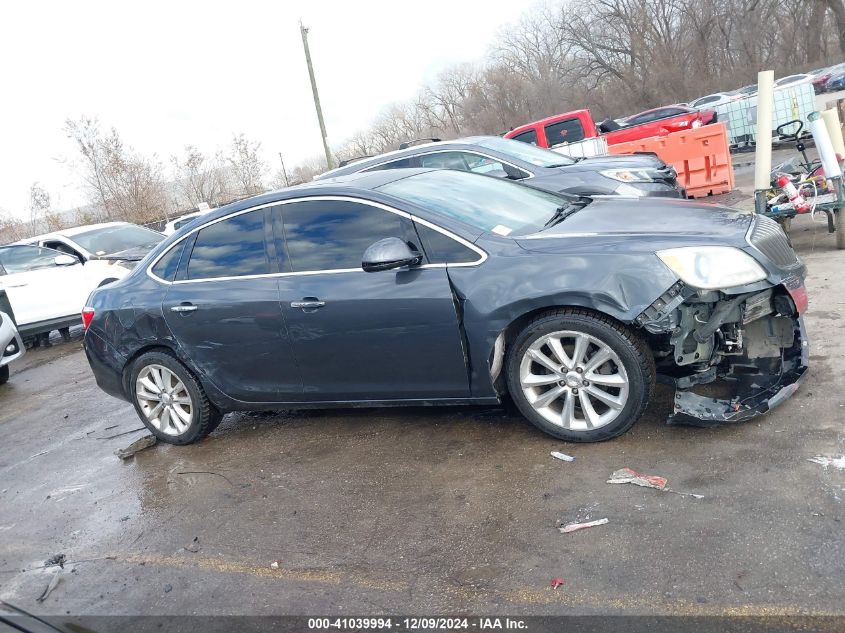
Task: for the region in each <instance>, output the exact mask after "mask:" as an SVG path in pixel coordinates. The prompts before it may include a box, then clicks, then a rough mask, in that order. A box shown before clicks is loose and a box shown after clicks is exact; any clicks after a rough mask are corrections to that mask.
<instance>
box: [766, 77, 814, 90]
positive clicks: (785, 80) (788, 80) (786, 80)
mask: <svg viewBox="0 0 845 633" xmlns="http://www.w3.org/2000/svg"><path fill="white" fill-rule="evenodd" d="M811 81H813V75H807V74H800V75H789V76H788V77H781V78H780V79H778V80H777V81H776V82H775V88H783V87H785V86H794V85H796V84H803V83H809V82H811Z"/></svg>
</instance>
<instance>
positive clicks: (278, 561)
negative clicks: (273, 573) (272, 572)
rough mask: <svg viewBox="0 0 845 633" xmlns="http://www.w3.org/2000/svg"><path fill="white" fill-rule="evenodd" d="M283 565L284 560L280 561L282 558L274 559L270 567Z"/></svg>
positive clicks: (275, 567) (276, 567)
mask: <svg viewBox="0 0 845 633" xmlns="http://www.w3.org/2000/svg"><path fill="white" fill-rule="evenodd" d="M281 566H282V561H280V560H274V561H273V562H272V563H270V569H278V568H279V567H281Z"/></svg>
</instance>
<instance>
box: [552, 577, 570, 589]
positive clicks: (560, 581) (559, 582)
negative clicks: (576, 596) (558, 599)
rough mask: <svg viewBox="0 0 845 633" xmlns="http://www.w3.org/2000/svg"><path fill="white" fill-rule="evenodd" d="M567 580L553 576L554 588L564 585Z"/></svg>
mask: <svg viewBox="0 0 845 633" xmlns="http://www.w3.org/2000/svg"><path fill="white" fill-rule="evenodd" d="M564 582H566V581H565V580H564V579H563V578H552V583H551V586H552V589H557V588H558V587H562V586H563V583H564Z"/></svg>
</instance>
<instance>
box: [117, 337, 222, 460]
mask: <svg viewBox="0 0 845 633" xmlns="http://www.w3.org/2000/svg"><path fill="white" fill-rule="evenodd" d="M129 384H130V388H131V390H132V402H133V404H134V405H135V410H136V411H137V412H138V416H139V417H140V418H141V421H142V422H143V423H144V425H146V427H147V428H148V429H149V430H150V431H151V432H152V433H153V434H154V435H155V436H156V437H157V438H158V439H159V440H161V441H163V442H168V443H170V444H190V443H191V442H195V441H197V440H199V439H201V438H203V437H205V436H206V435H208V434H209V433H211V432H212V431H213V430H214V429H215V428H216V427H217V425H218V424H219V423H220V420H221V419H222V415H221V414H220V412H219V411H217V409H215V408H214V406H213V405H212V404H211V403H210V402H209V400H208V397H207V396H206V395H205V391H203V388H202V385H200V384H199V381H197V379H196V378H195V377H194V375H193V374H192V373H191V372H190V371H189V370H188V368H187V367H185V366H184V365H183V364H182V363H180V362H179V361H178V360H176V358H174V357H173V356H171V355H170V354H168V353H166V352H158V351H154V352H147V353H146V354H144V355H142V356H140V357H139V358H138V359H137V360H136V361H135V362H134V363H133V365H132V371H131V374H130V377H129Z"/></svg>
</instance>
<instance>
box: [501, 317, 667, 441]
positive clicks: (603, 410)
mask: <svg viewBox="0 0 845 633" xmlns="http://www.w3.org/2000/svg"><path fill="white" fill-rule="evenodd" d="M507 378H508V388H509V391H510V394H511V397H512V398H513V400H514V402H515V403H516V405H517V407H519V410H520V411H521V412H522V414H523V415H524V416H525V417H526V418H528V420H529V421H530V422H531V423H532V424H534V425H535V426H537V427H539V428H540V429H542V430H543V431H545V432H546V433H549V434H550V435H553V436H555V437H558V438H560V439H563V440H568V441H572V442H599V441H602V440H607V439H610V438H612V437H616V436H618V435H621V434H622V433H624V432H625V431H627V430H628V429H629V428H631V426H632V425H633V424H634V422H636V421H637V420H638V419H639V417H640V416H641V415H642V413H643V411H644V410H645V408H646V405H647V404H648V400H649V397H650V395H651V392H652V390H653V388H654V381H655V370H654V359H653V357H652V355H651V353H650V352H649V350H648V348H647V347H646V346H645V344H644V343H643V342H642V340H640V339H639V337H637V336H636V335H635V334H634V333H633V332H631V331H630V330H629V329H627V328H626V327H624V326H623V325H621V324H619V323H617V322H615V321H613V320H612V319H610V318H608V317H606V316H604V315H600V314H596V313H592V312H588V311H586V310H581V309H566V310H557V311H554V312H550V313H546V314H544V315H542V316H541V317H539V318H537V319H535V320H533V321H532V322H531V323H529V324H528V325H527V326H526V327H525V328H524V329H523V330H522V331H521V332H520V333H519V334H518V335H517V337H516V339H515V340H514V342H513V344H512V345H511V347H510V351H509V354H508V374H507Z"/></svg>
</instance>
